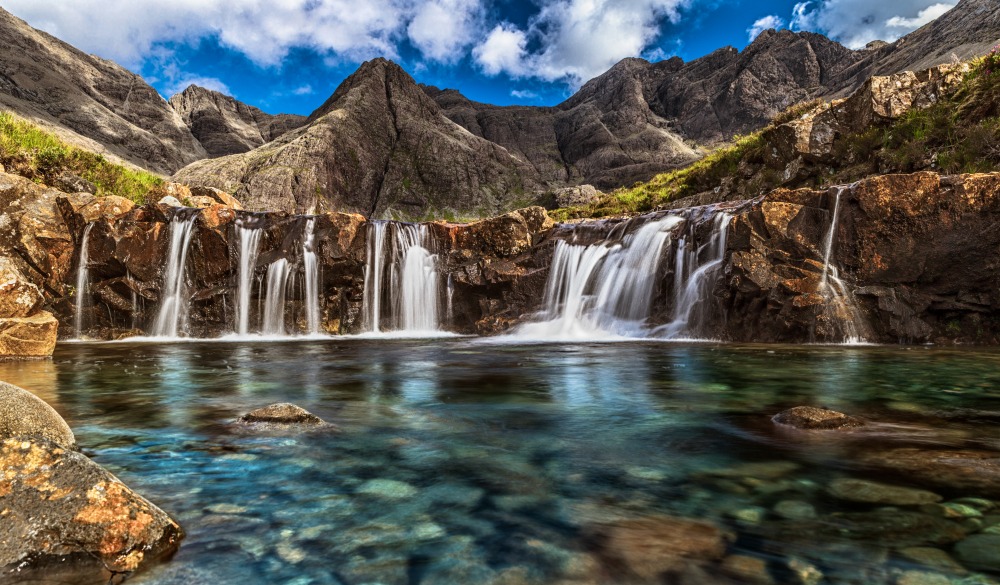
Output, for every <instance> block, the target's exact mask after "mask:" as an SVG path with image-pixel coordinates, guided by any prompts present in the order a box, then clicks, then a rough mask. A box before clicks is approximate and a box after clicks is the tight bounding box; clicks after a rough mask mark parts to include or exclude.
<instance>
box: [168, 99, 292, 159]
mask: <svg viewBox="0 0 1000 585" xmlns="http://www.w3.org/2000/svg"><path fill="white" fill-rule="evenodd" d="M169 103H170V107H172V108H173V109H174V111H176V112H177V113H178V114H180V116H181V119H182V120H183V121H184V124H185V125H187V127H188V128H190V129H191V133H192V134H194V137H195V138H196V139H198V142H200V143H201V145H202V146H203V147H204V148H205V150H206V151H207V152H208V156H209V157H217V156H225V155H227V154H236V153H240V152H246V151H248V150H253V149H254V148H257V147H258V146H261V145H262V144H265V143H267V142H270V141H272V140H274V139H275V138H277V137H279V136H281V135H282V134H284V133H285V132H288V131H289V130H294V129H295V128H298V127H299V126H302V125H303V124H304V123H305V121H306V117H305V116H296V115H291V114H278V115H276V116H274V115H271V114H267V113H265V112H263V111H261V110H259V109H257V108H255V107H253V106H249V105H247V104H244V103H243V102H240V101H238V100H237V99H235V98H233V97H230V96H228V95H225V94H222V93H219V92H217V91H212V90H210V89H205V88H203V87H198V86H197V85H191V86H188V88H187V89H185V90H184V91H182V92H181V93H179V94H177V95H175V96H173V97H171V98H170V102H169Z"/></svg>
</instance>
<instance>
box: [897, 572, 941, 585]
mask: <svg viewBox="0 0 1000 585" xmlns="http://www.w3.org/2000/svg"><path fill="white" fill-rule="evenodd" d="M896 585H951V579H949V578H948V577H945V576H944V575H942V574H940V573H928V572H926V571H905V572H904V573H903V574H902V575H900V576H899V578H898V579H896Z"/></svg>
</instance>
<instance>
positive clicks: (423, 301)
mask: <svg viewBox="0 0 1000 585" xmlns="http://www.w3.org/2000/svg"><path fill="white" fill-rule="evenodd" d="M387 248H388V250H387ZM431 248H432V241H431V237H430V230H428V228H427V226H426V225H422V224H402V223H396V222H385V221H374V222H372V223H371V225H370V227H369V231H368V235H367V249H368V257H367V262H366V265H365V293H364V300H363V313H364V315H365V324H366V328H367V329H368V331H370V332H373V333H379V332H381V330H382V329H381V327H382V322H383V320H385V319H389V321H390V323H391V324H392V328H393V329H395V330H399V331H403V332H410V333H420V332H433V331H438V330H439V329H440V323H439V319H438V302H439V298H440V291H439V278H438V273H437V255H436V254H433V253H432V252H431ZM386 296H388V301H389V302H388V303H386V302H384V301H385V297H386ZM386 307H388V308H389V313H388V314H384V313H383V311H384V310H385V308H386Z"/></svg>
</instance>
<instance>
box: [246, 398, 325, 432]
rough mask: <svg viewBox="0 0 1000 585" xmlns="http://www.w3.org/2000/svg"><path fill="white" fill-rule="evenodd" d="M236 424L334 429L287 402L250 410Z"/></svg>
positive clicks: (311, 414)
mask: <svg viewBox="0 0 1000 585" xmlns="http://www.w3.org/2000/svg"><path fill="white" fill-rule="evenodd" d="M237 422H239V423H242V424H249V425H267V426H285V425H303V426H324V427H334V425H331V424H329V423H327V422H326V421H324V420H323V419H321V418H320V417H318V416H316V415H315V414H313V413H311V412H309V411H308V410H306V409H304V408H302V407H300V406H296V405H294V404H289V403H287V402H279V403H277V404H271V405H268V406H265V407H263V408H258V409H257V410H252V411H250V412H248V413H246V414H244V415H243V416H241V417H240V418H239V419H237ZM334 428H335V427H334Z"/></svg>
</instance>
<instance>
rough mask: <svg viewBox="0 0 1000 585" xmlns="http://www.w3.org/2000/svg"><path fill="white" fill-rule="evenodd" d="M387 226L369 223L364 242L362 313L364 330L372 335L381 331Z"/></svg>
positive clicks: (374, 222) (375, 222) (385, 224)
mask: <svg viewBox="0 0 1000 585" xmlns="http://www.w3.org/2000/svg"><path fill="white" fill-rule="evenodd" d="M387 225H388V222H384V221H373V222H371V223H369V224H368V234H367V237H366V240H365V245H366V247H367V257H366V262H365V291H364V299H363V300H362V311H363V313H364V315H365V328H366V329H367V330H368V331H371V332H373V333H378V332H379V331H381V323H382V276H383V272H384V271H385V231H386V226H387Z"/></svg>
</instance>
